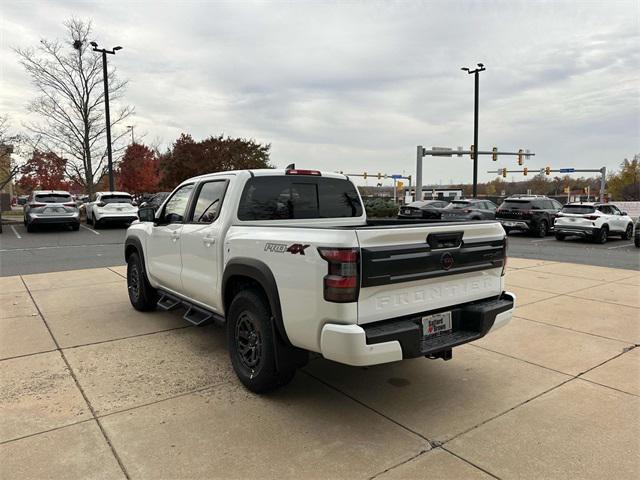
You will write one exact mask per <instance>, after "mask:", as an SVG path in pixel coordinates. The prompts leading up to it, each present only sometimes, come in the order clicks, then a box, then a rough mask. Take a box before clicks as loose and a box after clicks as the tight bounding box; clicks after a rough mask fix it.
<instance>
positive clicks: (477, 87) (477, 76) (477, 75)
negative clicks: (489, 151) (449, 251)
mask: <svg viewBox="0 0 640 480" xmlns="http://www.w3.org/2000/svg"><path fill="white" fill-rule="evenodd" d="M461 70H464V71H465V72H467V73H468V74H469V75H471V74H472V73H473V74H474V75H475V95H474V104H473V150H474V154H473V197H474V198H476V197H477V195H478V150H479V147H478V110H479V108H478V107H479V100H480V72H484V71H485V70H486V68H484V64H482V63H478V68H476V69H475V70H470V69H469V68H468V67H462V69H461Z"/></svg>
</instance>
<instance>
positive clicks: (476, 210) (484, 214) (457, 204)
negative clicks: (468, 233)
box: [442, 198, 496, 221]
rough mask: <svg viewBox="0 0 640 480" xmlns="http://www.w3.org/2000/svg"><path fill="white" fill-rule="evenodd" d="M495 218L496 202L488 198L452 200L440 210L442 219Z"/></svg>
mask: <svg viewBox="0 0 640 480" xmlns="http://www.w3.org/2000/svg"><path fill="white" fill-rule="evenodd" d="M495 218H496V204H495V203H493V202H492V201H490V200H481V199H476V198H469V199H466V200H454V201H452V202H451V203H450V204H449V205H447V207H446V208H445V209H444V210H443V211H442V220H448V221H464V220H493V219H495Z"/></svg>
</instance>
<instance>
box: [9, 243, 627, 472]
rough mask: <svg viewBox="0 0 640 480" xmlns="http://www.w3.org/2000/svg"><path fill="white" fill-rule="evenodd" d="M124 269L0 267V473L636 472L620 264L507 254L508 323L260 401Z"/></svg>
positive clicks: (313, 367) (333, 372) (307, 374)
mask: <svg viewBox="0 0 640 480" xmlns="http://www.w3.org/2000/svg"><path fill="white" fill-rule="evenodd" d="M86 233H88V234H89V235H93V234H91V232H86ZM3 256H4V253H3ZM123 273H124V269H123V267H114V268H98V269H87V270H75V271H70V272H57V273H46V274H35V275H23V276H8V277H4V278H1V279H0V292H2V293H0V302H1V303H0V304H1V305H2V310H0V325H1V327H2V330H1V332H0V339H1V342H0V359H1V360H0V379H1V384H2V387H3V388H2V390H1V391H0V469H1V473H2V477H3V478H133V479H138V478H149V479H159V478H163V479H164V478H166V479H170V478H171V479H174V478H225V479H226V478H260V479H268V478H378V479H397V478H443V479H457V478H465V479H473V478H477V479H485V478H504V479H508V478H531V479H541V478H594V479H601V478H605V477H606V478H635V477H638V475H640V422H638V418H640V348H635V347H637V346H638V344H640V315H639V314H640V288H639V287H640V273H639V272H636V271H632V270H622V269H611V268H600V267H594V266H587V265H576V264H563V263H555V262H548V261H538V260H525V259H516V258H511V259H510V264H509V272H508V286H509V289H510V290H512V291H514V292H515V293H516V294H517V296H518V308H517V310H516V318H515V319H514V320H513V321H512V322H511V324H510V325H508V326H507V327H505V328H503V329H502V330H500V331H498V332H496V333H495V334H494V335H491V336H489V337H486V338H485V339H482V340H480V341H478V342H475V343H473V344H471V345H466V346H463V347H459V348H457V349H455V350H454V358H453V360H452V361H449V362H443V361H441V360H437V361H433V360H426V359H415V360H410V361H405V362H400V363H394V364H387V365H381V366H377V367H372V368H352V367H346V366H341V365H338V364H335V363H332V362H329V361H326V360H324V359H321V358H315V359H313V360H312V361H311V362H310V364H309V365H308V366H307V367H306V368H305V369H304V371H302V372H300V373H299V374H298V375H297V376H296V379H295V380H294V382H293V383H292V384H291V385H289V386H287V387H286V388H284V389H282V390H280V391H278V392H275V393H273V394H270V395H265V396H256V395H254V394H251V393H249V392H247V391H246V390H245V389H243V388H242V386H241V385H240V384H239V382H238V381H237V380H236V378H235V375H234V374H233V372H232V370H231V368H230V366H229V362H228V359H227V352H226V348H225V345H224V338H223V337H224V335H223V331H222V330H221V329H219V328H216V327H213V326H208V327H200V328H196V327H188V326H186V324H185V322H184V321H183V320H182V319H181V318H180V314H178V313H176V312H154V313H147V314H143V313H139V312H135V311H134V310H132V309H131V307H130V306H129V303H128V299H127V295H126V285H125V281H124V277H123Z"/></svg>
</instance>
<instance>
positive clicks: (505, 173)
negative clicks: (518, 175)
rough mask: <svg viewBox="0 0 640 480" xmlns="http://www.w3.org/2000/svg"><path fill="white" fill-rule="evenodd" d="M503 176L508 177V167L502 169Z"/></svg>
mask: <svg viewBox="0 0 640 480" xmlns="http://www.w3.org/2000/svg"><path fill="white" fill-rule="evenodd" d="M502 178H507V169H506V168H503V169H502Z"/></svg>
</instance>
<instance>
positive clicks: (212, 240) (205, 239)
mask: <svg viewBox="0 0 640 480" xmlns="http://www.w3.org/2000/svg"><path fill="white" fill-rule="evenodd" d="M202 242H203V243H204V245H205V246H206V247H210V246H211V245H213V244H214V243H216V239H215V237H210V236H208V235H207V236H206V237H203V238H202Z"/></svg>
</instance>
